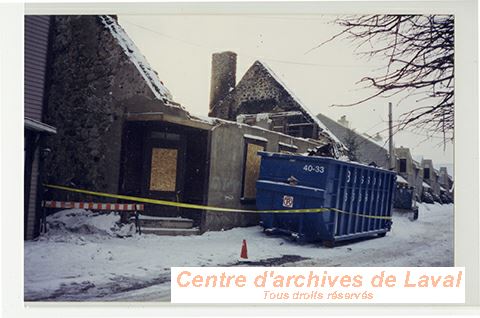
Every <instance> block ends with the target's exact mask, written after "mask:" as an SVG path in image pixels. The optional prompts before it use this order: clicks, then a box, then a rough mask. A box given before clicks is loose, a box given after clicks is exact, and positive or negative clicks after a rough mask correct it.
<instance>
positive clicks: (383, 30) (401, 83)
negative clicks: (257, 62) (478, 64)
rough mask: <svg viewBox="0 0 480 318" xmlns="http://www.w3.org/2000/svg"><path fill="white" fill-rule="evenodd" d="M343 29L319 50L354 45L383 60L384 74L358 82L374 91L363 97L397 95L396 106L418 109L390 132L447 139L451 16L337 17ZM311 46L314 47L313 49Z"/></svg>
mask: <svg viewBox="0 0 480 318" xmlns="http://www.w3.org/2000/svg"><path fill="white" fill-rule="evenodd" d="M335 23H337V24H338V25H340V26H342V27H343V29H342V31H340V32H339V33H337V34H336V35H334V36H333V37H332V38H330V39H329V40H327V41H325V42H323V43H321V44H320V45H319V46H321V45H323V44H325V43H327V42H330V41H333V40H335V39H337V38H346V39H348V40H351V41H353V43H355V45H356V52H357V53H359V54H362V55H366V56H367V57H370V58H371V57H374V56H376V57H383V58H385V59H386V67H385V71H384V73H382V74H381V75H379V76H377V75H375V76H367V77H364V78H362V79H361V80H360V83H367V87H374V88H376V92H375V93H373V94H372V95H369V96H368V97H367V98H365V99H362V100H359V101H356V102H354V103H352V104H344V105H336V106H353V105H358V104H361V103H363V102H366V101H369V100H371V99H373V98H375V97H378V96H383V97H391V96H393V95H396V94H399V93H403V94H402V95H401V97H402V98H401V99H400V103H401V102H406V101H407V100H408V101H409V102H411V101H412V99H411V98H410V97H413V96H415V97H416V98H417V99H416V100H415V101H414V102H415V103H417V102H418V103H419V106H418V107H414V108H413V110H409V111H405V112H404V113H403V114H401V116H400V120H399V121H398V123H397V125H396V129H397V131H398V130H402V129H407V128H411V129H413V130H423V131H425V132H427V134H429V135H433V134H438V133H441V134H442V136H443V138H444V140H446V139H447V138H452V139H453V128H454V73H453V68H454V17H453V16H452V15H429V16H426V15H364V16H347V17H340V18H337V19H336V20H335ZM319 46H317V47H319Z"/></svg>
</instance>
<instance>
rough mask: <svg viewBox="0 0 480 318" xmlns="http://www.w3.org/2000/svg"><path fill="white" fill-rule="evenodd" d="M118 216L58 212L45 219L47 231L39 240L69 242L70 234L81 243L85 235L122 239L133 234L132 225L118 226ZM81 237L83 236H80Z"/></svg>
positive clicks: (70, 210)
mask: <svg viewBox="0 0 480 318" xmlns="http://www.w3.org/2000/svg"><path fill="white" fill-rule="evenodd" d="M119 222H120V215H119V214H117V213H115V212H111V213H98V212H92V211H87V210H83V209H68V210H63V211H59V212H57V213H54V214H52V215H49V216H48V217H47V224H48V229H49V231H48V232H47V234H45V235H43V236H41V237H40V240H52V239H53V240H55V241H57V242H58V241H62V238H64V239H65V240H71V239H72V238H73V237H72V234H79V235H80V236H77V238H78V239H80V240H81V241H82V240H84V239H85V235H89V234H91V235H93V236H94V237H95V238H97V237H102V236H103V237H118V236H120V237H124V236H128V235H132V234H133V233H135V227H134V225H133V224H125V225H123V224H120V223H119ZM82 235H83V236H82Z"/></svg>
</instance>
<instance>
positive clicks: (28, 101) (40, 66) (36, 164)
mask: <svg viewBox="0 0 480 318" xmlns="http://www.w3.org/2000/svg"><path fill="white" fill-rule="evenodd" d="M51 21H52V19H51V18H50V17H49V16H25V29H24V30H25V39H24V40H25V46H24V50H25V51H24V53H25V54H24V57H25V64H24V103H25V104H24V112H25V121H24V147H25V149H24V156H25V160H24V165H25V166H24V238H25V239H32V238H34V237H35V236H37V235H38V234H39V232H40V218H41V216H42V215H41V206H40V204H41V202H40V199H41V196H42V193H43V191H44V189H43V187H42V182H41V180H42V174H43V167H42V164H41V162H42V161H43V158H44V156H45V155H47V154H48V149H46V148H45V136H47V135H51V134H55V133H56V129H55V127H53V126H51V125H47V124H46V123H45V121H44V119H45V105H46V102H47V96H46V94H45V87H46V82H47V78H48V74H47V63H48V56H49V50H50V32H51Z"/></svg>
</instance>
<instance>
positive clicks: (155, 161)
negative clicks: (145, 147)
mask: <svg viewBox="0 0 480 318" xmlns="http://www.w3.org/2000/svg"><path fill="white" fill-rule="evenodd" d="M177 157H178V150H177V149H168V148H153V149H152V164H151V168H150V190H151V191H165V192H174V191H175V189H176V183H177Z"/></svg>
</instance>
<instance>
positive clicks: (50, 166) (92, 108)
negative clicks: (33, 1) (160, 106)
mask: <svg viewBox="0 0 480 318" xmlns="http://www.w3.org/2000/svg"><path fill="white" fill-rule="evenodd" d="M52 35H53V36H52V53H51V56H50V64H49V70H48V71H49V74H50V76H49V85H48V91H47V94H48V105H47V112H46V116H45V121H46V123H48V124H51V125H54V126H55V127H57V135H55V136H51V137H49V138H48V141H47V147H48V148H49V149H50V150H51V152H50V155H49V156H48V158H47V159H46V161H45V169H46V181H47V182H49V183H54V184H61V185H75V186H77V187H80V188H86V189H91V190H97V191H109V192H115V191H117V188H118V180H119V173H120V166H119V165H120V150H121V140H122V138H121V137H122V126H123V115H124V109H125V106H124V102H125V101H127V100H128V99H129V98H132V97H134V96H142V97H144V98H145V99H147V100H153V99H154V95H153V93H152V91H151V89H150V88H149V87H148V85H147V84H146V82H145V80H144V79H143V78H142V76H141V75H140V73H139V72H138V70H137V69H136V67H135V65H133V63H132V62H131V61H130V60H129V58H128V57H127V56H126V54H125V52H124V50H123V49H122V48H121V47H120V46H119V45H118V42H117V40H116V39H115V38H114V37H113V36H112V34H111V32H110V31H109V30H107V29H106V28H105V25H104V24H102V22H101V19H100V17H99V16H90V15H85V16H55V17H54V23H53V33H52ZM61 197H68V198H72V196H71V195H69V196H67V195H65V194H64V193H58V194H56V198H57V199H59V198H61Z"/></svg>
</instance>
